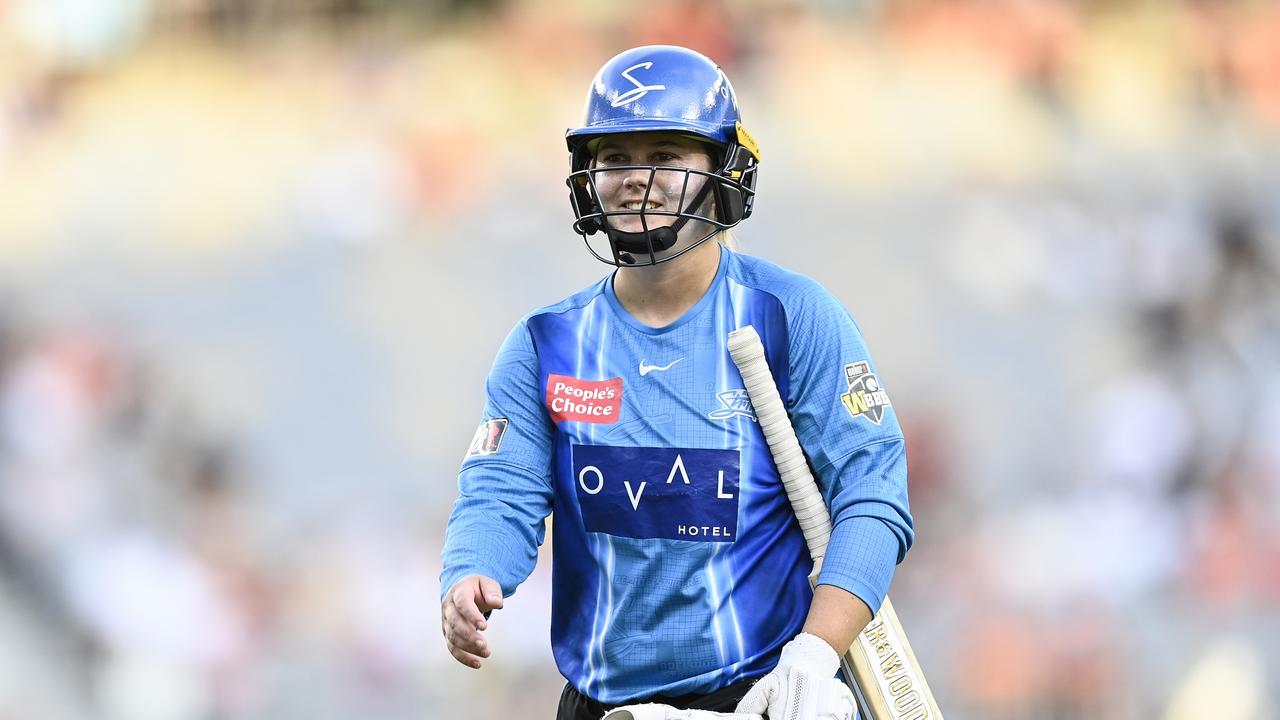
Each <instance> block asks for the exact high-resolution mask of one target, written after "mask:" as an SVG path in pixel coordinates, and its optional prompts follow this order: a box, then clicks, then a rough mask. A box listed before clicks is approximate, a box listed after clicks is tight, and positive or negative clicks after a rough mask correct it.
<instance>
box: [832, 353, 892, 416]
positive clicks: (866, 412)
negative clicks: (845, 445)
mask: <svg viewBox="0 0 1280 720" xmlns="http://www.w3.org/2000/svg"><path fill="white" fill-rule="evenodd" d="M844 378H845V381H846V382H848V383H849V392H847V393H845V394H843V395H841V396H840V402H842V403H844V407H845V409H846V410H848V411H849V414H850V415H852V416H853V417H854V419H857V418H860V417H862V418H866V419H868V420H870V421H871V422H873V423H875V424H876V425H879V424H880V420H881V419H882V418H884V409H885V408H887V407H891V406H892V405H893V403H890V402H889V396H888V395H887V394H885V391H884V389H883V388H881V387H880V378H878V377H876V374H875V373H873V372H871V366H870V364H869V363H867V361H866V360H862V361H860V362H856V363H850V364H848V365H845V366H844Z"/></svg>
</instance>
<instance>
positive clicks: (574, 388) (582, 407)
mask: <svg viewBox="0 0 1280 720" xmlns="http://www.w3.org/2000/svg"><path fill="white" fill-rule="evenodd" d="M547 410H549V411H551V419H552V421H554V422H562V421H565V420H569V421H573V422H584V423H600V424H604V425H610V424H613V423H616V422H618V418H619V417H621V415H622V378H612V379H609V380H581V379H579V378H576V377H572V376H569V375H556V374H555V373H551V374H550V375H548V376H547Z"/></svg>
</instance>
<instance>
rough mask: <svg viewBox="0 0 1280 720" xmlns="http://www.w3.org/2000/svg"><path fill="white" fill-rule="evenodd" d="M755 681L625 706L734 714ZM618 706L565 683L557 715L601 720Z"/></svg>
mask: <svg viewBox="0 0 1280 720" xmlns="http://www.w3.org/2000/svg"><path fill="white" fill-rule="evenodd" d="M754 682H755V679H752V680H743V681H742V682H739V683H734V684H733V685H730V686H728V687H724V688H721V689H719V690H717V691H715V692H713V693H711V694H710V695H681V696H679V697H666V696H664V695H655V696H653V697H651V698H641V699H639V700H632V701H630V702H628V703H625V704H626V705H639V704H641V703H661V704H663V705H670V706H671V707H674V708H679V709H681V710H714V711H716V712H733V709H734V708H735V707H737V706H738V701H739V700H741V699H742V696H744V695H746V694H747V690H750V689H751V685H752V683H754ZM615 707H618V706H617V705H604V704H601V703H598V702H596V701H595V700H592V699H591V698H589V697H587V696H586V695H583V694H582V693H580V692H578V691H577V690H576V689H575V688H574V687H573V686H572V685H569V684H567V683H566V684H565V686H564V692H562V693H560V709H559V712H557V713H556V720H600V718H601V717H603V716H604V714H605V713H607V712H609V711H610V710H612V709H614V708H615Z"/></svg>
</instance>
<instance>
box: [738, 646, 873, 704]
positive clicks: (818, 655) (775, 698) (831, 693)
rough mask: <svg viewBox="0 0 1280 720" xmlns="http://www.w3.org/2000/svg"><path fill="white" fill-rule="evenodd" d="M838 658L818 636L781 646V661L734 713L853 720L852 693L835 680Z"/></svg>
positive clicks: (744, 698)
mask: <svg viewBox="0 0 1280 720" xmlns="http://www.w3.org/2000/svg"><path fill="white" fill-rule="evenodd" d="M839 669H840V656H839V655H836V651H835V650H833V649H832V648H831V646H830V645H828V644H827V641H826V640H823V639H822V638H820V637H818V636H817V635H810V634H809V633H800V634H799V635H797V636H796V638H795V639H794V640H792V641H791V642H789V643H787V644H786V645H783V646H782V659H781V660H779V661H778V666H777V667H775V668H774V669H773V672H770V673H769V674H768V675H765V676H764V677H762V678H760V680H759V682H757V683H756V684H755V685H752V686H751V689H750V690H748V691H747V694H746V696H745V697H743V698H742V702H740V703H738V707H736V708H734V712H739V713H756V714H765V715H768V716H769V717H770V718H772V719H773V720H852V718H853V717H854V713H855V707H854V702H853V693H852V692H851V691H850V690H849V688H848V686H846V685H845V684H844V683H842V682H840V681H839V680H837V679H836V678H835V674H836V670H839Z"/></svg>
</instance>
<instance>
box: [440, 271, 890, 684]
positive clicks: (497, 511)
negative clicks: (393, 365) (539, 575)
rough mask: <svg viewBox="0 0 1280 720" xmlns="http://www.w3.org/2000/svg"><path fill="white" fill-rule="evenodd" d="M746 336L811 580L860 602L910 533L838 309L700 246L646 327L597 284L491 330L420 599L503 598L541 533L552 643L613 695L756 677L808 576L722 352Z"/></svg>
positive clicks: (812, 290) (778, 276)
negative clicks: (454, 486) (813, 506)
mask: <svg viewBox="0 0 1280 720" xmlns="http://www.w3.org/2000/svg"><path fill="white" fill-rule="evenodd" d="M748 324H750V325H753V326H754V327H755V328H756V331H757V332H758V333H759V334H760V337H761V339H762V341H763V343H764V347H765V354H766V357H767V358H768V360H769V364H770V366H771V368H772V370H773V375H774V378H775V380H776V381H777V384H778V389H779V391H780V393H781V395H782V397H783V398H784V400H785V402H786V405H787V409H788V410H789V412H790V414H791V418H792V422H793V423H794V425H795V429H796V434H797V436H798V437H799V439H800V444H801V445H802V446H803V447H804V449H805V452H806V454H807V455H808V458H809V461H810V465H811V466H812V468H813V469H814V471H815V476H816V477H817V479H818V482H819V485H820V486H821V488H822V492H823V495H824V497H825V499H826V502H827V505H828V507H829V509H830V510H831V514H832V518H833V520H834V531H833V535H832V539H831V544H830V547H829V548H828V551H827V556H826V558H825V560H824V564H823V569H822V574H821V577H820V578H819V582H821V583H826V584H830V585H836V586H839V587H841V588H844V589H845V590H848V591H849V592H851V593H853V594H854V595H857V596H858V597H859V598H861V599H862V600H863V601H864V602H866V603H867V605H868V606H870V607H871V608H872V609H873V610H875V609H877V608H878V607H879V606H880V603H881V602H882V601H883V599H884V597H885V595H886V593H887V592H888V587H889V581H890V579H891V577H892V575H893V569H894V566H895V564H896V563H897V562H899V561H901V559H902V557H903V555H904V554H905V553H906V551H907V549H908V548H909V547H910V546H911V542H912V538H913V530H912V520H911V514H910V510H909V508H908V504H907V475H906V467H907V466H906V455H905V451H904V445H903V439H902V432H901V430H900V429H899V427H898V422H897V418H896V416H895V414H894V411H893V406H892V404H891V403H890V399H889V397H888V396H887V395H886V393H885V392H884V390H883V389H882V388H881V387H880V383H879V378H878V376H877V375H876V371H875V366H874V365H873V364H872V362H871V358H870V356H869V355H868V353H867V348H866V345H865V343H864V342H863V340H862V336H861V334H860V332H859V331H858V328H857V326H856V325H855V324H854V322H853V320H852V318H850V316H849V314H848V312H847V311H845V309H844V308H843V307H842V306H841V305H840V304H839V302H837V301H836V300H835V299H834V298H833V297H832V296H831V294H830V293H828V292H827V291H826V290H825V289H823V288H822V287H821V286H819V285H818V284H817V283H815V282H813V281H812V280H810V279H808V278H805V277H803V276H801V275H797V274H795V273H791V272H788V271H786V270H783V269H781V268H779V267H778V266H776V265H774V264H772V263H769V262H767V261H764V260H761V259H758V258H755V257H751V256H748V255H743V254H740V253H735V252H732V251H730V250H728V249H725V248H722V249H721V251H720V266H719V270H718V272H717V274H716V277H715V280H714V281H713V282H712V284H711V287H710V288H709V289H708V291H707V293H706V295H705V296H703V298H702V299H701V300H700V301H699V302H698V303H697V304H696V305H695V306H694V307H693V308H691V309H690V310H689V311H688V312H687V313H685V314H684V316H683V317H681V318H680V319H679V320H677V321H676V322H674V323H672V324H670V325H668V326H666V327H663V328H652V327H648V326H646V325H644V324H642V323H640V322H638V321H637V320H635V319H634V318H633V317H631V315H629V314H628V313H627V311H626V310H625V309H623V307H622V305H621V304H620V303H619V301H618V299H617V297H616V296H615V295H614V292H613V282H612V276H610V277H607V278H605V279H603V280H601V281H600V282H597V283H596V284H594V285H592V286H591V287H589V288H587V289H586V290H583V291H582V292H579V293H577V294H576V295H574V296H572V297H570V298H568V299H567V300H564V301H563V302H561V303H559V304H556V305H553V306H550V307H547V308H543V309H540V310H538V311H536V312H533V313H531V314H530V315H528V316H526V317H525V318H524V319H523V320H521V321H520V322H519V323H518V324H517V325H516V327H515V328H514V329H513V330H512V331H511V334H510V335H509V336H508V337H507V340H506V342H505V343H504V344H503V346H502V349H501V351H500V352H499V354H498V357H497V359H496V361H495V362H494V365H493V369H492V371H491V372H490V374H489V379H488V382H487V395H488V400H487V403H486V405H485V410H484V417H483V420H482V424H481V427H480V430H479V431H478V432H477V434H476V438H475V440H474V441H473V442H472V445H471V448H470V449H469V451H468V454H467V457H466V459H465V461H464V462H463V465H462V471H461V474H460V475H459V480H458V484H459V490H460V497H459V498H458V501H457V504H456V505H455V507H454V511H453V515H452V517H451V518H450V520H449V529H448V536H447V539H446V544H445V550H444V572H443V574H442V576H441V585H442V588H441V590H442V593H443V592H444V591H446V590H447V589H448V588H449V587H451V586H452V585H453V584H454V583H455V582H457V581H458V580H459V579H460V578H462V577H463V576H465V575H469V574H473V573H474V574H480V575H487V576H489V577H492V578H494V579H495V580H497V581H498V583H500V584H501V585H502V589H503V592H504V593H505V594H506V595H510V594H511V593H513V592H514V591H515V589H516V586H517V585H519V584H520V583H521V582H523V581H524V579H525V578H527V577H528V576H529V573H531V572H532V571H533V567H534V563H535V561H536V558H537V547H538V545H539V544H541V542H542V540H543V534H544V531H543V528H544V520H545V518H546V517H547V515H549V514H551V513H552V512H553V511H554V513H555V515H554V518H553V522H552V528H553V534H554V542H553V558H554V559H553V566H552V574H553V584H554V589H553V596H552V623H551V635H552V645H553V648H554V652H555V658H556V662H557V664H558V666H559V668H560V672H561V673H562V674H563V675H564V676H565V677H566V678H567V679H568V680H569V682H570V683H572V684H573V686H574V687H575V688H577V689H578V691H579V692H581V693H583V694H584V695H586V696H588V697H591V698H594V699H596V700H599V701H601V702H604V703H610V704H616V703H622V702H625V701H628V700H633V699H636V698H643V697H649V696H652V695H655V694H663V695H683V694H686V693H710V692H713V691H715V690H718V689H720V688H722V687H724V686H726V685H730V684H732V683H734V682H738V681H740V680H744V679H749V678H754V677H758V676H761V675H764V674H765V673H767V672H768V671H769V670H771V669H772V668H773V666H774V665H775V664H776V663H777V660H778V655H779V653H780V652H781V648H782V645H784V644H785V643H786V642H787V641H789V640H791V639H792V638H793V637H795V635H796V634H797V633H799V632H800V629H801V627H802V625H803V624H804V618H805V615H806V613H807V612H808V609H809V604H810V602H811V600H812V592H811V591H810V589H809V586H808V582H807V577H808V574H809V572H810V570H812V567H813V564H812V561H811V560H810V558H809V553H808V551H807V549H806V547H805V543H804V538H803V536H802V535H801V534H800V528H799V525H798V524H797V522H796V520H795V516H794V515H793V514H792V510H791V506H790V504H789V503H788V500H787V497H786V494H785V492H784V490H783V487H782V484H781V481H780V480H779V478H778V473H777V470H776V469H775V468H774V465H773V461H772V459H771V457H770V454H769V449H768V446H767V445H766V444H765V441H764V437H763V435H762V434H761V432H760V427H759V425H758V424H757V422H756V419H755V416H754V414H753V412H752V409H751V405H750V403H749V402H748V401H747V397H746V392H745V390H743V384H742V378H741V377H740V376H739V374H738V370H737V368H736V367H735V366H734V365H733V361H732V360H731V359H730V357H729V352H728V349H727V347H726V343H727V338H728V336H729V332H730V331H732V330H734V329H736V328H739V327H742V326H744V325H748Z"/></svg>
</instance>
